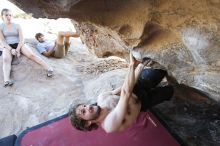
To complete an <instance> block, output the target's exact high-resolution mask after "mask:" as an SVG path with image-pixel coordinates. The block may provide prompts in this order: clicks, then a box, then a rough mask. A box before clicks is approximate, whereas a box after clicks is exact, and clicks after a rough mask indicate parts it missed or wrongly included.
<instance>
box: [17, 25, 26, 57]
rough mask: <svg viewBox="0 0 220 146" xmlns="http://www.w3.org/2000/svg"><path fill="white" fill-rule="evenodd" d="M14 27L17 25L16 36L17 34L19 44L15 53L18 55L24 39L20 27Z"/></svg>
mask: <svg viewBox="0 0 220 146" xmlns="http://www.w3.org/2000/svg"><path fill="white" fill-rule="evenodd" d="M16 25H17V28H18V34H19V43H18V46H17V48H16V51H17V53H20V51H21V47H22V46H23V45H24V37H23V32H22V29H21V26H20V25H19V24H16Z"/></svg>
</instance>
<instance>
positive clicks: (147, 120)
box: [15, 112, 180, 146]
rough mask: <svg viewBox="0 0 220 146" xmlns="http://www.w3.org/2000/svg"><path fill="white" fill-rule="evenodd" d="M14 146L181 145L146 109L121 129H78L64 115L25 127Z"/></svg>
mask: <svg viewBox="0 0 220 146" xmlns="http://www.w3.org/2000/svg"><path fill="white" fill-rule="evenodd" d="M15 146H180V144H179V143H178V142H177V141H176V140H175V139H174V138H173V137H172V136H171V134H170V133H169V132H168V131H167V129H166V128H164V126H163V125H162V124H161V123H160V122H159V120H158V119H157V118H156V117H155V116H154V115H153V114H152V113H151V112H143V113H141V114H140V115H139V117H138V119H137V121H136V122H135V123H134V124H133V125H132V126H131V127H130V128H128V129H127V130H125V131H123V132H120V133H111V134H107V133H105V132H104V131H103V130H102V129H101V128H99V129H98V130H95V131H91V132H82V131H78V130H75V129H74V128H73V127H72V125H71V124H70V120H69V118H68V117H67V115H66V116H63V117H61V118H56V119H54V120H51V121H49V122H46V123H43V124H40V125H38V126H35V127H33V128H29V129H27V130H26V131H24V132H23V133H22V134H21V135H20V136H19V137H18V139H17V141H16V144H15Z"/></svg>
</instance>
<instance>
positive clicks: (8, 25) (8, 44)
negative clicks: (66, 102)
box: [0, 9, 53, 87]
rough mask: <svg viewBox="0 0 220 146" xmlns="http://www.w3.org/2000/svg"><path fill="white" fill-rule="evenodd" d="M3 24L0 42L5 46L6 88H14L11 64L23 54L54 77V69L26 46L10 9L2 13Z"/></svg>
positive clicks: (0, 28) (4, 73)
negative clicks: (14, 57) (13, 59)
mask: <svg viewBox="0 0 220 146" xmlns="http://www.w3.org/2000/svg"><path fill="white" fill-rule="evenodd" d="M1 16H2V20H3V23H2V24H1V25H0V40H1V42H2V46H3V76H4V86H5V87H7V86H12V85H13V81H12V80H11V79H10V73H11V62H12V58H13V56H17V57H20V55H21V54H23V55H24V56H26V57H28V58H29V59H31V60H33V61H34V62H36V63H38V64H40V65H41V66H42V67H43V68H44V69H46V70H47V76H48V77H51V76H52V75H53V69H52V67H50V66H49V65H48V64H47V63H46V62H45V61H43V60H42V59H41V58H40V57H38V56H37V55H35V54H34V53H33V52H32V51H31V49H30V48H28V47H27V46H26V45H25V44H24V38H23V34H22V29H21V27H20V25H18V24H15V23H13V22H12V17H13V16H12V12H11V11H10V10H9V9H3V10H2V11H1Z"/></svg>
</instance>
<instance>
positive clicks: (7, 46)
mask: <svg viewBox="0 0 220 146" xmlns="http://www.w3.org/2000/svg"><path fill="white" fill-rule="evenodd" d="M0 41H1V43H2V46H3V47H4V48H6V49H8V50H9V51H11V50H12V48H11V47H10V46H9V45H8V44H7V43H6V41H5V37H4V36H3V33H2V29H1V28H0Z"/></svg>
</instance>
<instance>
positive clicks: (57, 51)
mask: <svg viewBox="0 0 220 146" xmlns="http://www.w3.org/2000/svg"><path fill="white" fill-rule="evenodd" d="M70 37H79V35H78V34H77V33H74V32H70V31H66V32H64V31H59V32H58V35H57V39H56V41H50V40H47V39H45V37H44V35H43V34H42V33H37V34H36V35H35V38H36V39H37V41H38V44H37V49H38V51H39V52H40V53H41V54H42V55H44V56H46V57H55V58H63V57H64V56H66V54H67V52H68V50H69V47H70Z"/></svg>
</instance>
